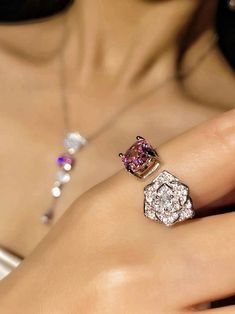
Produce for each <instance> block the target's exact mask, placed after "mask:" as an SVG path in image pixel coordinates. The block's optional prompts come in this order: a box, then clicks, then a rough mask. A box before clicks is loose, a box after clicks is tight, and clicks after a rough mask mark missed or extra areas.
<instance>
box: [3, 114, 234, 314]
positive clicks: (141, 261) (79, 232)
mask: <svg viewBox="0 0 235 314" xmlns="http://www.w3.org/2000/svg"><path fill="white" fill-rule="evenodd" d="M234 121H235V110H233V111H231V112H228V113H226V114H224V115H222V116H221V117H220V118H217V119H214V120H212V121H210V122H207V123H205V124H203V125H201V126H199V127H196V128H194V129H193V130H191V131H188V132H187V133H185V134H183V135H181V136H179V137H177V138H176V139H174V140H171V141H169V142H168V143H166V144H164V145H162V146H160V147H159V153H160V156H161V157H162V159H163V160H164V168H165V169H168V170H169V171H171V172H172V173H174V174H175V175H177V176H178V177H180V178H181V179H182V181H183V182H185V183H186V184H188V185H189V186H190V188H191V196H192V198H193V200H194V206H195V208H196V209H198V208H200V207H203V206H206V205H207V204H209V203H211V202H213V201H214V200H216V199H217V198H218V197H222V196H224V195H227V194H228V193H229V192H230V191H231V190H233V189H234V182H235V176H234V173H235V164H234V160H233V155H234V150H235V137H234V136H235V135H234V134H235V128H234ZM194 143H198V145H195V144H194ZM228 164H229V165H230V166H229V167H227V165H228ZM211 178H213V180H212V179H211ZM218 182H219V184H218ZM146 183H147V182H142V181H138V180H136V179H135V178H133V177H132V176H130V175H127V174H126V172H125V171H124V170H122V171H120V172H119V173H118V174H116V175H114V176H113V177H111V178H109V179H108V180H106V181H104V182H103V183H102V184H99V185H97V186H96V187H94V188H92V189H91V190H89V191H88V192H86V193H85V194H84V195H83V196H82V197H80V198H79V199H78V200H77V201H76V202H75V203H74V205H73V206H72V207H71V208H70V209H69V210H68V211H67V212H66V214H65V215H64V217H63V218H62V219H61V220H60V221H59V222H58V224H56V226H55V227H54V228H53V229H52V230H51V232H50V233H49V234H48V235H47V236H46V238H45V239H44V240H43V241H42V242H41V244H40V245H39V246H38V247H37V249H36V250H35V251H34V253H32V254H31V255H30V256H29V257H28V258H27V259H26V260H25V262H24V263H23V264H22V265H21V266H20V267H19V268H18V269H16V270H15V271H14V272H13V273H12V274H11V275H10V276H9V277H7V278H6V279H5V280H3V281H2V282H1V284H0V305H1V310H2V311H3V313H4V314H5V313H6V314H8V313H17V309H24V313H26V314H28V313H35V314H37V313H40V314H42V313H43V314H44V313H45V314H47V313H86V314H87V313H96V314H97V313H98V314H99V313H114V314H116V313H117V314H118V313H137V314H142V313H143V314H146V313H148V314H150V313H162V314H165V313H169V314H176V313H177V314H181V313H182V314H184V313H187V314H190V313H195V312H197V310H196V306H197V305H198V304H202V303H205V302H208V301H212V300H217V299H222V298H224V297H227V296H230V295H234V293H235V288H234V281H235V269H234V258H235V256H234V250H231V247H234V244H235V243H234V223H235V214H234V213H228V214H224V215H218V216H211V217H205V218H201V219H194V220H192V221H189V222H186V223H182V224H181V225H178V226H175V227H172V228H167V227H165V226H163V225H161V224H158V223H156V222H153V221H151V220H148V219H147V218H145V217H144V216H143V209H142V205H141V204H142V202H143V187H144V186H145V184H146ZM68 244H69V245H68ZM214 278H216V284H215V281H214ZM35 283H36V284H35ZM234 310H235V308H234V306H231V307H227V308H221V309H219V310H217V309H214V310H212V309H211V310H207V311H206V310H205V311H203V313H205V314H216V313H220V314H229V313H234Z"/></svg>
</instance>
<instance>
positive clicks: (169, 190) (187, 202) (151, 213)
mask: <svg viewBox="0 0 235 314" xmlns="http://www.w3.org/2000/svg"><path fill="white" fill-rule="evenodd" d="M144 214H145V216H146V217H147V218H149V219H152V220H155V221H159V222H161V223H163V224H165V225H166V226H172V225H174V224H175V223H178V222H182V221H185V220H187V219H190V218H193V216H194V214H195V212H194V210H193V204H192V200H191V198H190V196H189V188H188V187H187V185H185V184H183V183H181V182H180V181H179V179H178V178H176V177H175V176H173V175H172V174H171V173H169V172H168V171H166V170H163V171H162V172H161V173H160V174H159V175H158V176H157V177H156V178H155V179H154V180H153V181H152V182H151V183H150V184H148V185H147V186H146V187H145V188H144Z"/></svg>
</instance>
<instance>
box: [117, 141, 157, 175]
mask: <svg viewBox="0 0 235 314" xmlns="http://www.w3.org/2000/svg"><path fill="white" fill-rule="evenodd" d="M136 140H137V141H136V142H135V143H134V144H133V145H132V146H131V147H130V148H129V149H128V150H127V151H126V152H125V153H120V154H119V156H120V157H121V159H122V162H123V164H124V166H125V168H126V170H127V171H128V172H130V173H131V174H133V175H134V176H136V177H138V178H140V179H146V178H147V177H149V176H150V175H151V174H152V173H153V172H155V171H156V170H157V169H158V168H159V166H160V160H159V156H158V154H157V152H156V150H155V149H154V148H153V147H152V145H150V143H149V142H148V141H147V140H146V139H144V138H143V137H141V136H137V137H136Z"/></svg>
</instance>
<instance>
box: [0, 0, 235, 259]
mask: <svg viewBox="0 0 235 314" xmlns="http://www.w3.org/2000/svg"><path fill="white" fill-rule="evenodd" d="M180 3H181V5H179V1H176V0H175V1H173V0H171V1H160V2H158V1H156V2H155V1H153V2H138V1H134V0H133V1H128V2H120V1H119V2H118V3H116V2H115V1H97V2H95V3H94V2H92V3H91V1H79V2H77V3H75V5H74V7H73V8H72V9H71V10H70V11H69V12H68V13H67V14H63V15H60V16H57V17H54V18H52V19H50V20H46V21H43V22H41V23H34V24H28V25H13V26H12V25H11V26H6V25H5V26H4V25H2V26H1V27H0V43H1V46H0V57H1V65H0V67H1V71H0V73H1V75H0V86H1V87H0V88H1V104H0V110H1V116H0V126H1V130H2V132H1V141H0V149H1V161H2V162H1V164H2V167H1V178H2V180H1V182H0V191H1V204H2V208H4V210H2V211H1V212H0V239H1V242H0V244H1V246H3V247H6V248H8V249H10V250H12V251H13V252H15V253H17V254H19V255H21V256H24V257H26V256H28V254H29V253H30V252H32V250H33V249H34V248H35V246H36V245H37V243H38V242H40V241H41V239H42V238H43V237H44V236H45V235H46V234H47V233H48V231H49V230H50V227H47V226H42V225H41V224H39V223H38V220H39V217H40V215H41V214H42V212H43V211H44V210H45V209H47V207H48V205H49V204H50V199H51V198H50V193H49V192H50V188H51V186H52V183H53V180H54V175H55V172H56V170H57V168H56V165H55V162H54V160H55V156H58V154H60V153H61V152H62V149H63V148H62V143H61V142H62V138H63V119H62V112H61V94H60V89H59V87H58V86H59V82H58V80H59V79H58V68H59V60H58V59H60V55H61V46H62V44H63V45H64V47H65V56H66V60H67V61H66V75H67V79H68V90H67V94H68V99H69V105H70V120H71V129H72V130H77V129H78V128H79V130H80V131H81V132H82V134H84V135H85V136H87V137H88V138H89V137H90V136H91V135H92V134H93V133H94V131H96V130H98V129H99V128H101V127H102V126H103V125H104V124H105V121H109V120H110V119H111V117H113V116H116V115H117V112H118V111H119V110H120V108H121V107H122V106H123V105H124V104H125V105H126V106H127V108H128V107H129V110H127V111H126V112H125V114H124V115H122V116H119V117H118V118H117V120H116V121H115V122H114V123H112V125H111V127H110V126H109V128H108V129H107V130H106V131H105V132H102V133H101V134H100V135H99V136H98V137H96V138H95V139H94V140H93V141H92V142H91V143H90V145H89V146H87V147H86V149H84V150H83V151H82V152H81V153H80V154H79V158H78V162H77V165H76V167H75V170H74V172H73V180H72V182H70V183H69V187H68V188H65V190H64V192H63V197H62V199H61V200H60V202H59V205H58V209H57V212H56V217H55V222H56V221H57V220H58V218H59V217H60V216H61V215H62V214H63V213H64V211H65V210H66V209H68V208H69V206H70V205H71V203H72V202H73V201H74V200H75V199H76V198H77V197H78V196H80V195H82V194H83V193H84V192H85V191H86V190H88V189H89V188H91V187H92V186H93V185H94V184H97V183H99V182H101V181H103V180H104V179H106V178H108V177H109V176H111V175H112V174H114V173H115V172H116V171H118V170H119V169H120V168H121V165H120V161H119V159H118V158H116V156H117V154H118V153H119V152H120V151H123V149H124V148H125V147H128V146H129V145H130V139H131V138H134V136H136V134H141V135H142V136H145V137H146V138H149V140H150V141H152V142H153V143H154V144H155V145H159V144H160V143H163V142H165V141H166V140H168V139H170V138H172V137H174V136H176V135H177V134H180V133H182V132H183V131H185V130H187V129H190V128H191V127H192V126H194V125H197V124H199V123H201V122H203V121H205V120H207V119H209V118H211V117H213V116H215V115H217V114H218V113H220V112H221V111H225V110H227V109H229V108H232V107H233V105H234V97H235V91H234V88H233V86H234V76H233V74H232V71H231V69H230V68H229V67H228V65H227V63H226V62H225V60H224V59H223V57H222V56H221V54H220V52H219V50H218V49H217V48H216V47H214V50H213V51H211V52H210V55H209V56H208V57H207V58H206V59H205V60H204V61H203V62H202V63H201V64H200V66H199V67H197V69H196V70H194V72H193V73H191V75H190V77H188V78H187V80H184V81H172V82H169V83H168V84H165V85H164V87H162V88H161V89H158V88H157V86H158V85H159V84H160V83H161V82H163V81H164V80H165V79H166V78H168V77H171V76H174V75H175V72H176V67H179V66H180V67H181V69H182V71H185V70H186V69H187V68H190V66H191V65H192V64H194V61H195V60H198V58H199V57H200V56H201V54H202V52H204V51H205V50H207V49H208V43H210V41H211V38H212V33H213V32H214V29H213V17H214V11H215V8H216V1H207V2H206V3H207V4H205V3H204V4H203V2H200V1H188V0H184V1H183V2H182V0H180ZM200 6H202V8H200V11H199V12H204V11H206V12H209V13H210V15H207V17H206V19H205V18H204V17H203V16H201V13H200V14H199V16H197V19H198V20H199V21H200V22H198V23H195V25H196V26H195V27H194V28H192V27H191V28H190V29H191V32H190V38H191V37H193V39H191V41H190V43H191V44H190V45H188V46H187V49H186V51H185V53H184V54H183V58H181V61H180V64H179V62H178V59H179V58H178V50H179V47H180V46H181V42H185V41H186V40H188V38H189V34H188V33H187V32H186V31H185V29H186V28H187V27H186V26H187V25H188V24H189V23H190V21H191V20H192V18H193V17H194V16H195V12H197V11H198V9H199V7H200ZM172 12H174V13H172ZM208 16H211V18H208ZM124 17H125V18H124ZM65 19H66V20H67V24H68V34H69V35H68V36H66V38H67V41H66V42H65V43H64V40H63V37H64V25H65ZM169 19H170V20H171V23H170V24H169ZM204 20H205V21H207V22H204ZM198 25H199V26H198ZM200 25H201V26H200ZM153 29H154V32H153V31H152V30H153ZM146 34H147V36H146ZM114 38H115V41H114ZM152 56H154V58H152ZM149 61H151V62H149ZM146 64H149V65H148V67H146ZM9 69H14V71H13V70H9ZM3 73H4V75H3ZM217 73H220V74H221V75H220V76H218V75H217ZM218 85H219V86H220V87H221V88H220V89H218V88H217V86H218ZM12 90H14V93H13V92H12ZM192 91H196V94H197V95H195V92H194V94H193V93H192ZM146 94H147V96H146ZM197 97H198V99H197ZM104 99H105V100H106V101H104ZM84 104H86V106H84ZM132 104H134V106H131V105H132ZM22 108H24V110H22ZM52 112H53V113H55V119H53V118H52V115H51V113H52ZM172 112H174V115H172ZM130 121H131V128H130ZM182 121H184V123H182ZM19 139H20V140H19ZM16 152H19V153H17V154H16ZM103 152H105V154H104V153H103ZM16 157H17V158H16ZM87 159H89V163H87V162H86V160H87ZM97 164H99V167H97V166H96V165H97ZM3 165H4V166H3ZM25 191H27V197H26V196H25V193H26V192H25ZM12 195H14V197H12Z"/></svg>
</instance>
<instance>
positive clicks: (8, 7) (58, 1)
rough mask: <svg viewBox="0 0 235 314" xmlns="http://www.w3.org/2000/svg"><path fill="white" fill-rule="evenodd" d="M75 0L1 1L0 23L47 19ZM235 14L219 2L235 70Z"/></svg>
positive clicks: (223, 42)
mask: <svg viewBox="0 0 235 314" xmlns="http://www.w3.org/2000/svg"><path fill="white" fill-rule="evenodd" d="M73 2H74V0H0V22H20V21H28V20H33V19H38V18H45V17H48V16H51V15H53V14H56V13H59V12H61V11H63V10H65V9H66V8H67V7H69V5H70V4H72V3H73ZM234 17H235V12H234V11H233V12H232V11H229V9H228V8H227V0H219V8H218V14H217V25H216V26H217V31H218V34H219V38H220V39H219V44H220V47H221V50H222V51H223V53H224V55H225V56H226V58H227V60H228V62H229V63H230V64H231V65H232V66H233V67H234V68H235V18H234Z"/></svg>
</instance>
